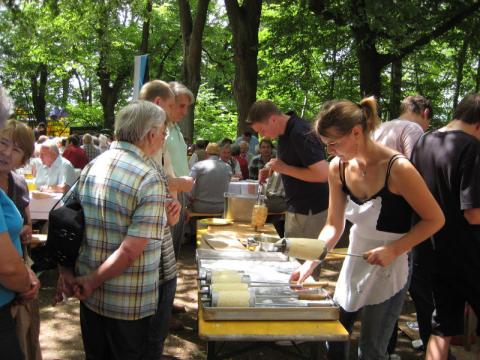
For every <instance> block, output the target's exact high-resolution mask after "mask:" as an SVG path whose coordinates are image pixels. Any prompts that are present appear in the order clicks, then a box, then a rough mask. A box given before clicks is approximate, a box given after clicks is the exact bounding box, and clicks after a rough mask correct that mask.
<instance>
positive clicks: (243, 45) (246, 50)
mask: <svg viewBox="0 0 480 360" xmlns="http://www.w3.org/2000/svg"><path fill="white" fill-rule="evenodd" d="M225 7H226V9H227V15H228V19H229V23H230V28H231V30H232V43H233V51H234V62H235V79H234V82H233V96H234V98H235V101H236V104H237V111H238V123H237V133H238V134H242V133H243V132H244V131H245V130H246V129H247V124H246V119H247V116H248V111H249V110H250V107H251V105H252V104H253V103H254V102H255V100H256V98H257V78H258V65H257V56H258V29H259V26H260V15H261V12H262V0H244V1H243V4H242V6H240V5H239V4H238V1H237V0H225Z"/></svg>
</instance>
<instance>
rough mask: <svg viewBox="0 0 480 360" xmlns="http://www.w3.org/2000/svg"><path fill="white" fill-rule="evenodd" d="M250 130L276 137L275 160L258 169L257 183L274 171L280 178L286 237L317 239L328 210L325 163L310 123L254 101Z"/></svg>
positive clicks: (249, 115) (263, 101)
mask: <svg viewBox="0 0 480 360" xmlns="http://www.w3.org/2000/svg"><path fill="white" fill-rule="evenodd" d="M248 122H249V123H250V124H251V126H252V129H254V130H255V131H257V132H258V133H260V134H261V135H262V136H268V137H269V138H271V139H273V138H276V137H278V153H277V155H278V157H277V158H274V159H272V160H270V161H269V162H268V163H267V164H266V166H265V167H264V168H263V169H261V170H260V173H259V181H260V182H263V181H265V179H266V177H267V176H268V175H270V174H271V173H272V171H276V172H278V173H280V174H281V175H282V181H283V186H284V187H285V194H286V201H287V205H288V209H287V214H286V216H285V236H288V237H308V238H317V237H318V235H319V233H320V230H321V229H322V227H323V225H324V224H325V221H326V218H327V208H328V185H327V179H328V163H327V161H326V160H325V156H324V154H325V151H324V147H323V145H322V143H321V142H320V140H318V139H316V138H315V136H313V134H312V131H311V126H310V124H309V123H308V122H307V121H305V120H304V119H302V118H299V117H298V116H297V115H296V114H295V113H294V112H288V113H286V114H285V113H283V112H282V111H280V109H278V107H277V106H276V105H275V104H274V103H273V102H272V101H270V100H259V101H257V102H255V103H254V104H253V105H252V107H251V109H250V112H249V114H248Z"/></svg>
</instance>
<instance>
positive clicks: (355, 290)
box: [291, 97, 444, 359]
mask: <svg viewBox="0 0 480 360" xmlns="http://www.w3.org/2000/svg"><path fill="white" fill-rule="evenodd" d="M376 109H377V103H376V101H375V99H374V98H373V97H370V98H365V99H363V100H362V101H361V102H360V104H355V103H353V102H351V101H348V100H341V101H330V102H327V103H326V104H324V106H323V107H322V109H321V110H320V113H319V114H318V115H317V119H316V122H315V127H314V131H315V132H316V134H317V136H319V137H320V139H321V140H322V142H323V143H324V144H325V145H326V146H327V150H328V152H329V154H331V155H334V156H335V158H334V159H333V160H332V161H331V163H330V168H329V179H328V183H329V190H330V198H329V208H328V218H327V222H326V224H325V227H324V228H323V229H322V231H321V232H320V235H319V239H320V240H323V241H325V243H326V247H327V248H328V249H329V250H330V249H333V248H334V247H335V244H336V243H337V241H338V239H339V238H340V235H341V234H342V232H343V229H344V224H345V215H347V217H348V218H349V220H350V221H352V222H353V224H354V226H353V227H352V230H351V231H350V247H349V251H351V252H354V251H355V252H361V253H363V254H364V256H365V260H364V259H361V258H351V257H347V258H346V259H345V261H344V264H343V267H342V270H341V272H340V275H339V279H338V282H337V288H336V291H335V297H334V299H335V301H336V302H337V303H338V304H339V305H340V307H341V312H340V321H341V322H342V324H343V325H344V326H345V327H346V328H347V330H348V331H349V332H351V330H352V327H353V322H354V320H355V318H356V316H357V314H358V312H360V311H362V312H363V318H362V329H361V334H360V346H359V353H360V356H361V357H362V358H364V359H371V358H375V359H377V358H385V357H386V355H387V345H388V340H389V338H390V335H391V334H392V329H393V326H394V324H395V320H396V319H397V317H398V315H399V314H400V311H401V308H402V305H403V298H404V295H405V292H406V282H407V277H408V265H407V257H406V255H405V254H406V253H407V252H408V251H409V250H410V249H411V248H412V247H413V246H415V245H417V244H418V243H420V242H422V241H424V240H425V239H427V238H429V237H430V236H431V235H433V234H434V233H435V232H437V231H438V230H439V229H440V228H441V227H442V226H443V224H444V217H443V213H442V211H441V210H440V207H439V206H438V204H437V202H436V201H435V199H434V198H433V196H432V195H431V193H430V191H429V190H428V188H427V186H426V184H425V182H424V181H423V179H422V177H421V176H420V175H419V173H418V172H417V171H416V169H415V168H414V167H413V165H412V164H411V163H410V162H409V161H408V160H407V159H406V158H404V157H403V156H401V155H399V154H398V153H396V152H395V151H394V150H391V149H389V148H387V147H385V146H383V145H381V144H378V143H375V142H374V141H373V140H372V139H371V132H372V131H373V129H374V128H375V126H376V125H377V123H378V122H379V119H378V116H377V110H376ZM412 209H413V211H415V212H416V213H417V214H418V217H419V218H420V220H419V221H418V222H417V223H416V224H415V225H413V226H411V211H412ZM318 264H319V262H311V261H307V262H305V263H304V264H303V265H302V266H301V267H299V268H298V269H297V270H296V271H295V272H294V273H293V274H292V276H291V280H293V281H300V282H302V281H304V280H305V279H306V278H307V277H308V276H309V275H310V274H311V273H312V271H313V270H314V269H315V267H316V266H317V265H318ZM392 319H393V320H392ZM341 350H342V349H341V348H340V347H339V346H336V345H334V344H330V346H329V358H331V359H333V358H337V357H339V356H343V354H341V352H342V351H341Z"/></svg>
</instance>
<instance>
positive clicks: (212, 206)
mask: <svg viewBox="0 0 480 360" xmlns="http://www.w3.org/2000/svg"><path fill="white" fill-rule="evenodd" d="M206 151H207V159H206V160H202V161H199V162H197V163H195V164H194V165H193V166H192V169H191V171H190V176H191V177H192V178H194V179H195V185H194V186H193V190H192V196H191V197H192V198H191V204H190V208H191V209H192V211H195V212H200V213H209V214H215V213H221V212H223V210H224V206H225V198H224V193H225V192H226V191H227V190H228V183H229V182H230V177H231V176H232V169H231V167H230V165H228V164H227V163H225V162H223V161H221V160H219V158H218V155H219V153H220V149H219V146H218V144H216V143H209V144H208V145H207V149H206Z"/></svg>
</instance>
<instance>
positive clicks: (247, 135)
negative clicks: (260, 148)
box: [235, 130, 258, 156]
mask: <svg viewBox="0 0 480 360" xmlns="http://www.w3.org/2000/svg"><path fill="white" fill-rule="evenodd" d="M242 141H245V142H246V143H247V144H248V152H249V153H250V154H251V155H252V156H253V155H256V154H257V145H258V138H257V137H256V136H255V135H253V134H252V132H251V131H248V130H247V131H245V132H244V133H243V135H242V136H239V137H238V138H237V139H236V140H235V144H237V145H240V143H241V142H242Z"/></svg>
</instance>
